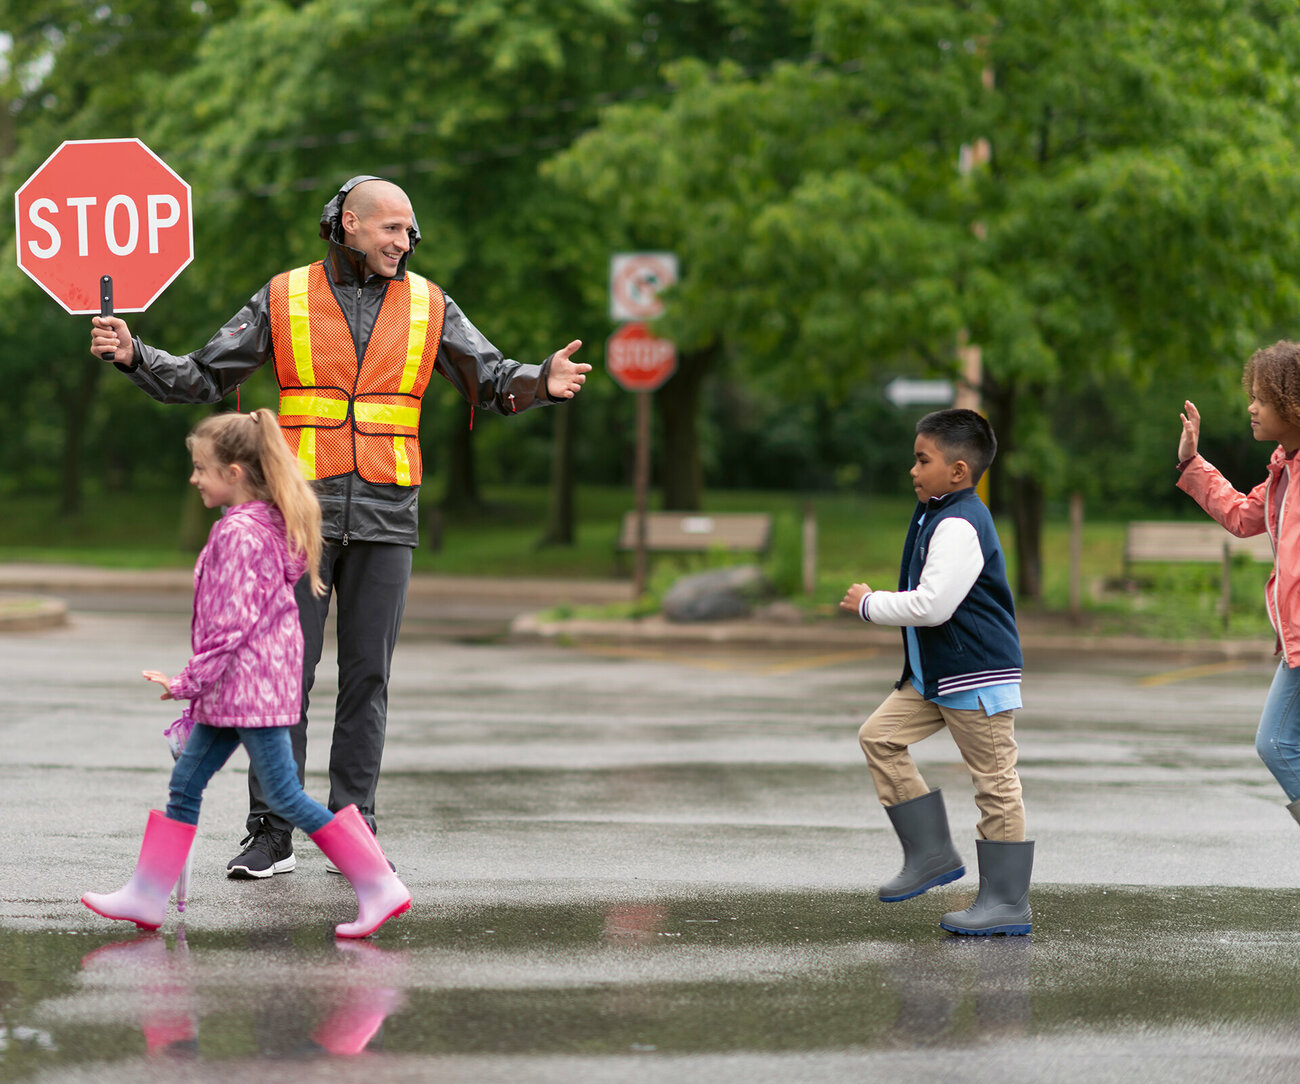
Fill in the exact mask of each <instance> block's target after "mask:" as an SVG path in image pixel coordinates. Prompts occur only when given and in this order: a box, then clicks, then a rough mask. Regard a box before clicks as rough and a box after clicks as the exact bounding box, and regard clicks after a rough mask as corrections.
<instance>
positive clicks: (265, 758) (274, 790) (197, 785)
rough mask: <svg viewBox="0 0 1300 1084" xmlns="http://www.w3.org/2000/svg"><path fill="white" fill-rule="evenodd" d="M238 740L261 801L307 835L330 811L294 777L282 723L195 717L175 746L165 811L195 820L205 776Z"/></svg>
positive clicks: (321, 825) (295, 771)
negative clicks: (226, 722)
mask: <svg viewBox="0 0 1300 1084" xmlns="http://www.w3.org/2000/svg"><path fill="white" fill-rule="evenodd" d="M240 744H242V745H243V746H244V748H245V749H247V750H248V759H249V762H250V763H251V764H252V766H253V770H254V771H255V772H257V777H258V779H260V780H261V781H262V788H263V792H264V793H265V794H266V798H267V804H268V805H269V806H270V807H271V809H273V810H274V811H275V812H276V813H278V814H279V815H280V816H281V817H283V818H284V819H285V820H286V821H288V822H289V823H290V824H292V825H294V826H295V827H297V828H301V829H302V830H303V831H304V832H306V833H307V834H308V835H311V833H313V832H318V831H320V829H322V828H324V827H325V825H327V824H328V823H329V822H330V821H332V820H333V819H334V814H333V813H331V812H330V811H329V810H328V809H326V808H325V807H324V806H323V805H321V804H320V802H318V801H316V800H315V799H314V798H309V797H308V796H307V793H306V791H304V790H303V789H302V784H301V783H299V782H298V769H297V767H296V766H295V765H294V762H293V749H292V747H291V746H290V744H289V728H288V727H286V726H266V727H229V726H208V725H207V724H206V723H195V724H194V729H193V731H191V732H190V737H189V740H188V741H187V742H186V743H185V748H184V750H183V751H182V752H181V755H180V759H179V760H177V761H176V767H174V768H173V769H172V781H171V789H170V793H169V797H168V800H167V816H168V817H170V818H171V819H172V820H174V821H180V822H182V823H183V824H198V823H199V806H200V805H201V804H202V802H203V791H204V790H205V789H206V788H207V785H208V780H209V779H211V778H212V777H213V776H214V775H216V774H217V772H219V771H220V770H221V767H222V765H223V764H225V763H226V761H228V760H229V759H230V755H231V754H232V753H233V752H234V751H235V749H236V748H238V747H239V745H240Z"/></svg>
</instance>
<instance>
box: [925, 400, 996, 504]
mask: <svg viewBox="0 0 1300 1084" xmlns="http://www.w3.org/2000/svg"><path fill="white" fill-rule="evenodd" d="M916 434H917V436H927V437H929V438H930V439H931V440H932V441H934V443H935V446H936V447H937V448H938V449H939V451H941V452H943V456H944V459H946V460H947V461H948V462H949V463H955V462H956V461H957V460H959V459H963V460H965V461H966V466H968V467H969V468H970V478H971V484H972V485H974V484H975V483H976V482H978V481H979V480H980V479H981V478H982V477H983V476H984V472H985V471H986V470H988V469H989V464H990V463H992V462H993V457H994V456H995V455H997V454H998V438H997V437H996V436H994V435H993V426H991V425H989V423H988V421H987V420H986V419H985V418H984V416H983V415H981V414H979V413H978V412H976V411H974V410H966V409H964V408H962V407H952V408H950V409H948V410H935V411H931V412H930V413H929V414H927V415H926V416H925V417H924V418H922V419H921V420H920V421H919V422H917V423H916Z"/></svg>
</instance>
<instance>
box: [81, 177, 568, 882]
mask: <svg viewBox="0 0 1300 1084" xmlns="http://www.w3.org/2000/svg"><path fill="white" fill-rule="evenodd" d="M320 234H321V237H322V238H323V239H324V240H325V241H326V242H327V245H328V251H327V252H326V255H325V258H324V259H323V260H321V261H318V262H317V263H313V264H311V265H309V266H307V267H300V268H296V269H294V270H291V271H286V272H284V273H282V274H279V275H276V276H275V277H274V278H273V279H272V280H271V281H270V282H268V283H267V284H266V285H265V286H263V287H262V288H261V289H260V290H259V291H258V292H257V293H256V294H254V295H253V297H252V298H250V299H249V301H248V303H247V304H246V305H245V306H244V307H243V308H242V309H240V310H239V312H238V313H236V314H235V315H234V316H233V317H232V318H231V319H230V320H228V321H227V322H226V323H225V325H224V326H223V327H222V328H221V329H220V330H219V331H218V332H217V333H216V334H215V335H213V336H212V338H211V339H209V340H208V342H207V344H206V345H205V346H203V347H201V348H200V349H198V350H196V351H194V352H193V353H191V354H185V355H182V356H176V355H173V354H168V353H166V352H164V351H162V350H159V349H157V348H156V347H153V346H149V345H148V344H146V343H144V342H142V341H141V340H140V339H137V338H133V337H132V335H131V332H130V330H129V328H128V327H127V324H126V322H125V321H123V320H122V319H121V318H119V317H115V316H109V317H98V316H97V317H94V318H93V320H92V330H91V352H92V353H94V354H95V355H96V357H102V356H103V355H104V354H105V353H106V352H109V351H114V352H115V359H114V362H113V364H115V365H116V366H117V368H118V369H120V370H121V371H122V372H124V373H125V374H126V375H127V378H128V379H130V380H131V381H132V382H133V383H135V384H136V385H138V386H139V387H140V388H142V389H143V390H144V391H145V392H146V393H148V394H149V395H150V396H152V397H153V398H154V399H157V400H158V401H159V402H162V403H216V402H218V401H220V400H221V399H223V398H224V397H225V396H227V395H228V394H230V392H232V391H234V390H235V389H236V388H237V387H238V386H239V385H240V384H241V383H243V381H244V380H246V379H247V378H248V377H249V376H250V375H251V374H252V373H253V372H254V371H256V370H257V369H258V368H260V367H261V366H262V365H264V364H266V363H267V362H268V361H269V362H272V363H273V365H274V368H275V375H276V379H277V381H278V382H279V386H280V404H279V415H280V425H281V427H282V428H283V430H284V434H285V439H286V440H288V442H289V446H290V448H291V449H292V450H293V452H294V454H295V455H296V456H297V458H298V461H299V463H300V464H301V465H302V468H303V470H304V472H305V473H306V475H307V477H308V478H310V479H312V480H313V485H314V488H315V490H316V493H317V495H318V496H319V498H320V502H321V511H322V515H323V520H324V523H323V526H324V534H325V540H326V543H325V553H324V555H323V557H322V569H321V572H322V575H323V577H324V580H325V583H326V586H327V588H328V590H327V591H326V592H325V594H324V596H323V598H317V597H315V596H313V595H312V593H311V591H310V590H309V589H308V588H307V586H306V581H307V578H306V577H304V578H303V581H302V582H300V583H299V584H298V588H297V592H296V593H297V598H298V608H299V614H300V617H301V621H302V629H303V637H304V640H305V653H304V659H303V704H302V718H301V720H300V721H299V722H298V724H297V725H296V726H295V727H294V728H293V730H292V739H293V752H294V759H295V760H296V762H297V766H298V777H299V780H302V779H303V776H304V764H305V760H306V751H307V707H308V701H309V694H310V691H311V688H312V683H313V680H314V677H315V672H316V665H317V663H318V662H319V661H320V656H321V651H322V648H323V644H324V634H325V621H326V618H327V616H328V613H329V605H330V597H331V595H333V596H334V597H335V598H337V600H338V608H337V638H338V668H339V691H338V699H337V702H336V704H335V715H334V737H333V742H332V745H331V748H330V767H329V776H330V790H329V801H328V806H329V808H330V810H331V811H337V810H340V809H343V808H344V807H345V806H347V805H348V804H350V803H355V804H356V806H357V808H358V809H359V810H360V811H361V814H362V816H363V817H364V818H365V819H366V822H367V823H368V824H369V825H370V828H371V830H372V831H373V830H375V791H376V787H377V785H378V782H379V769H380V761H381V759H382V755H383V748H384V730H385V725H386V720H387V711H388V678H389V671H390V666H391V661H392V654H393V648H394V646H395V645H396V642H397V634H398V630H399V628H400V627H401V622H402V611H403V608H404V606H405V602H406V590H407V586H408V584H409V582H410V576H411V553H412V550H413V549H414V547H415V545H416V544H417V542H418V530H417V498H418V494H419V487H420V479H421V474H422V464H421V460H420V442H419V423H420V405H421V403H422V401H423V396H424V393H425V390H426V389H427V387H428V385H429V381H430V380H431V378H432V376H433V374H434V373H438V374H439V375H441V376H442V377H444V378H446V379H447V380H448V381H450V383H451V384H452V386H453V387H455V389H456V390H457V391H458V392H459V393H460V394H461V396H462V397H463V398H464V399H465V400H466V401H467V402H468V403H469V404H470V405H471V408H473V407H482V408H484V409H487V410H491V411H494V412H496V413H501V414H513V413H517V412H519V411H522V410H527V409H529V408H531V407H534V406H539V405H543V404H546V403H557V402H562V401H564V400H566V399H572V398H573V397H574V396H575V395H576V394H577V393H578V392H579V391H580V390H581V389H582V385H583V383H584V381H585V380H586V374H587V373H588V372H590V371H591V366H590V365H587V364H584V363H578V362H575V361H573V360H572V357H573V354H574V353H575V352H576V351H577V349H578V348H579V347H580V346H581V345H582V343H581V342H580V341H578V340H574V341H573V342H570V343H569V344H568V345H567V346H565V347H563V348H562V349H560V350H557V351H555V353H553V354H551V355H550V357H548V358H547V359H546V360H545V361H543V362H542V363H541V364H540V365H528V364H522V363H520V362H517V361H512V360H510V359H507V358H505V357H504V356H503V355H502V353H501V352H500V351H499V350H498V349H497V348H496V347H495V346H493V345H492V344H491V343H490V342H489V341H488V340H487V339H486V338H485V337H484V336H483V335H482V334H481V333H480V332H479V331H478V329H477V328H475V327H474V325H473V324H472V323H470V321H469V319H468V318H467V317H466V316H465V314H464V313H463V312H462V311H461V310H460V308H459V306H457V304H456V303H455V302H454V301H453V300H452V299H451V298H450V297H448V296H447V295H446V294H445V293H443V291H442V290H441V289H440V288H439V287H438V286H437V285H435V284H434V283H432V282H430V281H429V280H428V279H425V278H422V277H421V276H419V275H416V274H414V273H412V272H409V271H407V268H406V264H407V260H408V258H409V257H410V254H411V252H412V250H413V249H414V248H415V246H416V245H417V244H418V243H419V240H420V229H419V226H418V225H417V224H416V220H415V213H414V211H413V209H412V207H411V202H410V200H409V198H408V197H407V195H406V193H405V192H403V191H402V189H401V188H399V187H398V186H397V185H395V184H393V183H392V182H390V181H387V180H383V179H381V178H379V177H373V176H358V177H353V178H352V179H351V180H349V181H348V182H347V183H346V184H345V185H343V187H342V188H341V189H339V191H338V193H337V194H336V195H335V196H334V198H333V199H331V200H330V201H329V203H327V204H326V205H325V209H324V211H323V212H322V214H321V220H320ZM248 785H249V813H248V820H247V823H246V829H247V835H246V836H245V838H244V839H243V841H242V843H241V847H243V850H242V851H241V853H240V854H239V855H237V856H236V857H235V858H233V859H231V860H230V862H229V864H228V865H227V867H226V868H227V872H228V874H229V876H231V877H237V878H269V877H271V876H272V875H273V874H276V873H287V872H289V871H290V870H292V869H293V868H294V865H295V863H296V859H295V858H294V853H293V844H292V841H291V833H292V829H291V826H290V825H289V824H288V823H287V822H285V821H283V820H281V819H280V818H278V817H276V816H275V815H274V814H272V813H271V811H270V809H269V808H268V807H267V804H266V802H265V800H264V798H263V796H262V792H261V787H260V785H259V783H258V781H257V778H256V776H255V775H254V774H253V773H252V772H251V771H250V773H249V777H248ZM336 872H337V871H336Z"/></svg>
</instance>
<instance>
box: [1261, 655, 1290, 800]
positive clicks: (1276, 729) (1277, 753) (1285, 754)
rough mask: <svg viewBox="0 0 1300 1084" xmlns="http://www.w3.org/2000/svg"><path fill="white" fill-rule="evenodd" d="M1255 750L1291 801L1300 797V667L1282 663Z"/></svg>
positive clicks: (1269, 691)
mask: <svg viewBox="0 0 1300 1084" xmlns="http://www.w3.org/2000/svg"><path fill="white" fill-rule="evenodd" d="M1255 751H1256V752H1257V753H1259V758H1260V760H1262V761H1263V762H1264V764H1265V766H1266V767H1267V768H1268V770H1269V771H1270V772H1272V773H1273V778H1274V779H1276V780H1277V781H1278V782H1279V783H1280V784H1282V789H1283V790H1284V791H1285V792H1286V796H1287V801H1289V802H1294V801H1296V799H1300V669H1296V670H1292V669H1291V668H1290V667H1289V666H1287V664H1286V663H1281V664H1279V665H1278V668H1277V673H1276V674H1275V675H1274V676H1273V684H1272V685H1271V686H1269V690H1268V698H1267V699H1266V700H1265V701H1264V712H1263V714H1262V715H1260V717H1259V732H1258V733H1257V734H1256V735H1255Z"/></svg>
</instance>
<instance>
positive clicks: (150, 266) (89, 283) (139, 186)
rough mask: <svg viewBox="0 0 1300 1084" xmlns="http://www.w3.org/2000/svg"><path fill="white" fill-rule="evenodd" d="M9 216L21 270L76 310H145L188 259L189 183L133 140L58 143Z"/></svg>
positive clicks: (191, 241)
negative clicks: (13, 221) (13, 224)
mask: <svg viewBox="0 0 1300 1084" xmlns="http://www.w3.org/2000/svg"><path fill="white" fill-rule="evenodd" d="M14 214H15V217H16V220H17V230H16V232H15V237H16V240H17V247H18V266H19V267H20V268H21V269H22V270H23V272H24V273H25V274H26V275H27V276H28V277H29V278H31V279H32V281H33V282H35V283H36V284H37V285H38V286H39V287H40V288H41V289H42V290H44V291H45V292H46V293H47V294H49V295H50V296H51V297H52V298H54V300H55V301H57V302H58V303H59V304H60V305H62V306H63V308H64V309H65V310H66V311H67V312H69V313H70V314H72V315H73V316H80V315H100V316H111V315H113V313H114V311H118V312H144V310H145V309H147V308H148V307H149V306H150V305H151V304H152V303H153V302H154V301H155V300H156V299H157V297H158V295H159V294H161V293H162V292H163V290H165V289H166V288H167V287H168V286H169V285H170V284H171V282H172V280H173V279H175V278H176V276H177V275H179V274H180V273H181V272H182V271H183V270H184V269H185V268H186V267H187V266H188V265H189V263H190V261H191V260H193V259H194V221H193V215H192V209H191V206H190V186H189V185H188V184H186V183H185V181H183V180H182V179H181V178H180V176H178V175H177V173H176V172H175V171H174V170H173V169H172V168H171V167H170V166H168V165H167V163H166V162H164V161H163V160H162V159H161V158H159V157H158V156H157V155H156V154H154V152H153V151H151V150H150V149H149V148H148V147H146V146H145V145H144V144H143V143H142V142H141V141H140V140H138V139H73V140H67V141H66V142H64V143H61V144H59V146H58V148H57V149H56V150H55V151H54V153H53V154H51V155H50V156H49V158H47V159H46V160H45V162H44V163H43V164H42V165H41V166H40V168H39V169H37V170H36V172H34V173H33V174H32V175H31V176H30V177H28V178H27V180H26V181H24V182H23V185H22V187H21V188H19V189H18V191H17V192H16V193H14ZM115 306H116V309H115ZM106 360H111V359H106Z"/></svg>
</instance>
